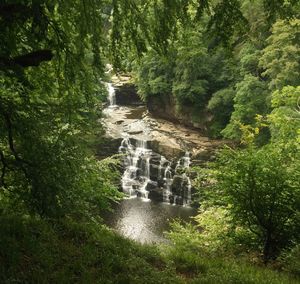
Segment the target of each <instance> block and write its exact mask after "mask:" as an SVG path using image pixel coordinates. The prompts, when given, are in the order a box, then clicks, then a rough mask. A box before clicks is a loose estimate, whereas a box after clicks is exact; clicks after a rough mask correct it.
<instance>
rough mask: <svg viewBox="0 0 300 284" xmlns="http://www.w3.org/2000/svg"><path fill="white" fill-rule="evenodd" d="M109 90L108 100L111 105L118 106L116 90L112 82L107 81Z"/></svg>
mask: <svg viewBox="0 0 300 284" xmlns="http://www.w3.org/2000/svg"><path fill="white" fill-rule="evenodd" d="M107 91H108V102H109V106H110V107H113V106H116V92H115V89H114V87H113V85H112V83H107Z"/></svg>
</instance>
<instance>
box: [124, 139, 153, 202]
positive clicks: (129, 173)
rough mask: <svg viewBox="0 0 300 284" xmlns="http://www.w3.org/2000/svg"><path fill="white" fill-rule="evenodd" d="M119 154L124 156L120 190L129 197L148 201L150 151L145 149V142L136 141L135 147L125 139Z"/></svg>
mask: <svg viewBox="0 0 300 284" xmlns="http://www.w3.org/2000/svg"><path fill="white" fill-rule="evenodd" d="M119 152H120V153H123V154H125V155H126V156H125V171H124V174H123V176H122V188H123V191H124V192H125V193H127V194H128V195H129V197H136V196H137V195H138V194H140V195H141V197H142V198H143V199H144V200H149V199H148V195H149V192H148V190H147V185H148V183H149V182H150V157H151V153H152V151H151V149H148V148H147V141H144V140H137V141H136V146H134V145H132V144H131V141H130V139H129V138H128V137H125V138H124V139H123V141H122V143H121V146H120V148H119Z"/></svg>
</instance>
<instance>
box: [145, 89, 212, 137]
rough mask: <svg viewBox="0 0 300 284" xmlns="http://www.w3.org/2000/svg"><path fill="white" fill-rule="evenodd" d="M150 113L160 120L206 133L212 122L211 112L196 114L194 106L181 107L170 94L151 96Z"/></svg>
mask: <svg viewBox="0 0 300 284" xmlns="http://www.w3.org/2000/svg"><path fill="white" fill-rule="evenodd" d="M147 108H148V110H149V112H150V113H151V114H152V115H153V116H155V117H158V118H163V119H166V120H169V121H173V122H177V123H180V124H182V125H185V126H187V127H193V128H196V129H199V130H200V131H202V133H206V131H207V125H208V124H209V122H210V120H211V115H210V114H209V112H206V111H203V112H202V113H201V114H199V113H195V110H194V108H193V107H192V106H180V107H179V105H178V104H177V102H176V100H175V98H174V97H173V96H172V95H170V94H164V95H160V96H151V97H149V98H148V99H147Z"/></svg>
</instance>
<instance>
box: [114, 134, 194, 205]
mask: <svg viewBox="0 0 300 284" xmlns="http://www.w3.org/2000/svg"><path fill="white" fill-rule="evenodd" d="M148 144H149V142H148V141H147V140H138V139H133V138H130V137H129V136H128V135H126V136H125V137H124V139H123V140H122V142H121V146H120V147H119V153H120V154H123V155H124V159H123V162H124V164H123V165H124V173H123V176H122V179H121V186H122V190H123V192H124V193H125V194H127V195H128V197H129V198H135V197H141V198H142V199H143V200H144V201H149V200H150V199H149V194H150V195H151V192H157V193H159V194H160V196H161V201H163V202H165V203H169V204H173V205H176V204H177V205H183V206H189V205H190V204H191V202H192V193H191V191H192V185H191V181H190V178H189V176H188V171H189V167H190V164H191V162H190V157H189V153H188V152H186V153H185V155H184V156H183V157H182V158H180V159H179V160H178V161H177V162H176V161H169V160H167V159H166V158H165V157H164V156H162V155H159V154H157V153H155V152H153V151H152V150H151V149H150V147H149V145H148ZM158 157H159V158H158ZM174 181H176V183H175V182H174ZM176 184H177V185H178V186H176Z"/></svg>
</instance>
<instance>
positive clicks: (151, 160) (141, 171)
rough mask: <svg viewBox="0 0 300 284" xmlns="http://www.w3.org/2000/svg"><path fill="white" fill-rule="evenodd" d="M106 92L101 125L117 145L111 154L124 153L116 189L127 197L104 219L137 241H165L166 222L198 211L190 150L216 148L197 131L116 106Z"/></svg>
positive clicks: (141, 110) (142, 109)
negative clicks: (194, 205) (194, 195)
mask: <svg viewBox="0 0 300 284" xmlns="http://www.w3.org/2000/svg"><path fill="white" fill-rule="evenodd" d="M108 93H109V96H108V102H109V105H108V107H107V108H106V109H104V119H103V125H104V126H105V128H106V135H107V137H109V138H110V139H111V140H110V141H117V142H118V149H115V152H116V153H118V152H119V153H121V154H123V155H124V160H123V165H124V173H123V176H122V179H121V181H120V186H121V188H122V190H123V192H124V193H125V194H126V195H127V199H124V200H122V201H121V202H120V203H118V204H115V205H114V206H113V207H114V208H113V209H114V210H113V212H110V213H106V214H105V215H104V221H105V223H106V224H107V225H108V226H110V227H111V228H113V229H114V230H116V231H117V232H119V233H120V234H121V235H123V236H126V237H128V238H130V239H133V240H136V241H138V242H141V243H160V242H165V241H166V239H165V237H164V232H165V231H167V230H169V228H170V226H169V222H170V220H172V219H174V218H180V219H181V220H184V221H192V219H191V218H190V217H191V216H195V215H196V213H197V210H196V209H195V208H193V207H192V206H191V205H192V195H193V188H192V183H191V179H190V174H191V168H190V165H191V163H192V156H193V154H192V153H191V152H190V150H191V149H192V150H193V151H195V150H199V149H200V150H199V151H202V152H203V151H206V152H207V153H210V151H211V145H213V146H214V144H213V142H211V141H210V140H209V139H208V138H207V137H204V136H200V135H199V133H198V132H196V131H193V130H190V129H185V128H180V127H181V126H179V125H174V124H172V123H170V122H167V121H162V120H159V119H155V118H153V117H151V115H150V114H149V113H148V112H147V109H146V108H145V106H118V105H116V98H115V92H114V88H113V87H112V85H111V84H108ZM187 137H188V139H187ZM197 143H198V144H197ZM112 144H113V143H112ZM191 145H192V147H191ZM197 147H198V148H197ZM203 149H204V150H203ZM202 152H201V153H202ZM202 155H203V154H202ZM194 157H196V154H195V153H194Z"/></svg>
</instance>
